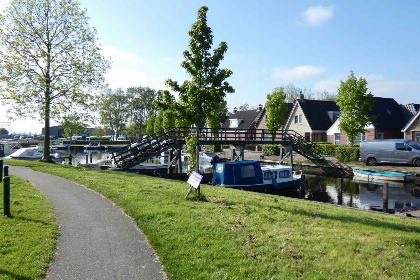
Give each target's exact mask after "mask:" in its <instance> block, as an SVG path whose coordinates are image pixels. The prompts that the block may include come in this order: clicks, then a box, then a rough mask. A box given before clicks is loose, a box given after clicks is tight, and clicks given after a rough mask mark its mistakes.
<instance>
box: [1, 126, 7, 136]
mask: <svg viewBox="0 0 420 280" xmlns="http://www.w3.org/2000/svg"><path fill="white" fill-rule="evenodd" d="M0 134H1V135H8V134H9V131H8V130H7V129H5V128H4V127H1V128H0Z"/></svg>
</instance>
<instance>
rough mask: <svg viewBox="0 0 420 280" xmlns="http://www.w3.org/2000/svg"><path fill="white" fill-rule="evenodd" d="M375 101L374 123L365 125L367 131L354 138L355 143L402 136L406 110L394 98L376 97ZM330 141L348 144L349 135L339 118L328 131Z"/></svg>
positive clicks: (372, 114) (371, 113) (372, 112)
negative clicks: (342, 127) (343, 129)
mask: <svg viewBox="0 0 420 280" xmlns="http://www.w3.org/2000/svg"><path fill="white" fill-rule="evenodd" d="M374 99H375V103H374V105H373V107H372V111H371V112H370V113H369V115H371V116H377V118H376V119H375V120H374V122H373V123H371V124H369V125H367V126H366V127H365V131H366V132H365V133H362V134H360V136H358V137H357V138H356V139H354V144H359V143H360V142H362V141H366V140H374V139H392V138H402V133H401V129H402V127H403V126H404V124H405V120H404V112H403V111H402V110H401V107H400V105H399V104H398V103H397V102H396V101H395V100H394V99H393V98H383V97H374ZM327 139H328V142H330V143H333V144H337V145H347V144H348V139H347V135H346V134H345V133H344V132H343V131H341V129H340V119H337V120H336V121H335V122H334V124H333V125H332V126H331V127H330V128H329V129H328V131H327Z"/></svg>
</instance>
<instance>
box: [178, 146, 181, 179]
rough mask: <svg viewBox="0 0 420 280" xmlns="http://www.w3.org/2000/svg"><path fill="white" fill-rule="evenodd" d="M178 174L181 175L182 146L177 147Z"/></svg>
mask: <svg viewBox="0 0 420 280" xmlns="http://www.w3.org/2000/svg"><path fill="white" fill-rule="evenodd" d="M177 154H178V174H182V145H181V144H180V145H179V148H178V151H177Z"/></svg>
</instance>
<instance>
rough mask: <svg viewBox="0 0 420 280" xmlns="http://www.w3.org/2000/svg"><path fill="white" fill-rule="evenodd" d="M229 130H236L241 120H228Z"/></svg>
mask: <svg viewBox="0 0 420 280" xmlns="http://www.w3.org/2000/svg"><path fill="white" fill-rule="evenodd" d="M229 121H230V123H229V128H238V127H239V125H240V124H241V123H242V121H243V120H241V119H229Z"/></svg>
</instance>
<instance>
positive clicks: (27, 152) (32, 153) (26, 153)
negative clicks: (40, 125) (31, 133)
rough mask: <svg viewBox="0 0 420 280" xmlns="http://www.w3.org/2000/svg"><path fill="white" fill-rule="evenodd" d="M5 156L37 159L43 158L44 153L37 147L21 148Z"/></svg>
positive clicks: (8, 157)
mask: <svg viewBox="0 0 420 280" xmlns="http://www.w3.org/2000/svg"><path fill="white" fill-rule="evenodd" d="M5 158H7V159H26V160H36V159H41V158H42V153H40V152H39V151H38V149H37V148H21V149H19V150H17V151H16V152H14V153H12V154H10V155H9V156H7V157H5Z"/></svg>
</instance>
